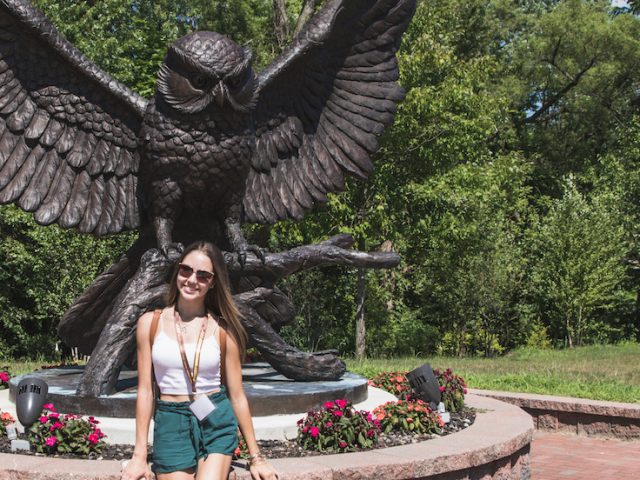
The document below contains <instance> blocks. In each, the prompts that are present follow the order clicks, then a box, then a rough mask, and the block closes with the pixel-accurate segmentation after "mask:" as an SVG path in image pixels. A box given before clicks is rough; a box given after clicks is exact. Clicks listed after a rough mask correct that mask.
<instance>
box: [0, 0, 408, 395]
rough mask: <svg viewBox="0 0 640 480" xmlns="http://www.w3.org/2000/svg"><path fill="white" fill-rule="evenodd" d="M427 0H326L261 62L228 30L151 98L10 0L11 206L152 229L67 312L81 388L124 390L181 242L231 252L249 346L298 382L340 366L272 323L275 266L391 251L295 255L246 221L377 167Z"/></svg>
mask: <svg viewBox="0 0 640 480" xmlns="http://www.w3.org/2000/svg"><path fill="white" fill-rule="evenodd" d="M415 3H416V2H415V0H328V1H327V2H326V4H325V5H324V7H323V8H322V9H321V11H319V12H318V13H317V14H316V15H315V16H313V17H312V18H311V19H310V20H309V22H308V23H307V24H306V25H305V27H304V28H303V29H302V31H301V32H300V33H299V34H298V35H297V36H296V38H295V39H294V40H293V42H292V43H291V45H290V46H289V47H288V48H287V49H285V51H284V52H283V53H282V54H281V55H280V56H279V57H278V58H277V59H276V60H274V61H273V62H272V63H271V64H270V65H269V66H268V67H267V68H266V69H265V70H263V71H262V72H260V73H259V74H256V73H254V71H253V70H252V67H251V52H250V51H249V50H248V49H247V48H243V47H241V46H239V45H238V44H236V43H235V42H233V41H232V40H230V39H229V38H228V37H226V36H224V35H221V34H218V33H213V32H195V33H191V34H189V35H186V36H185V37H183V38H181V39H179V40H178V41H176V42H175V43H174V44H173V45H171V46H170V47H169V49H168V52H167V55H166V58H165V61H164V63H163V64H162V65H161V67H160V70H159V72H158V82H157V91H156V95H155V97H154V98H153V99H151V100H147V99H144V98H142V97H140V96H139V95H137V94H136V93H135V92H133V91H131V90H130V89H128V88H127V87H126V86H124V85H122V84H121V83H119V82H117V81H116V80H114V79H113V78H111V77H110V76H109V75H108V74H106V73H105V72H103V71H102V70H100V69H99V68H98V67H97V66H96V65H94V64H93V63H92V62H91V61H89V60H88V59H87V58H86V57H84V56H83V55H82V54H81V53H80V52H79V51H78V50H77V49H76V48H74V47H73V45H71V44H70V43H68V42H67V41H66V40H65V39H64V38H62V37H61V36H60V34H59V33H58V32H57V31H56V30H55V28H54V27H53V26H52V25H51V24H50V22H49V21H48V20H47V19H46V18H45V16H44V15H43V14H42V13H41V12H40V11H39V10H37V9H35V8H34V7H33V6H31V5H30V4H29V3H28V2H27V1H26V0H0V203H10V202H13V203H16V204H17V205H18V206H20V207H21V208H22V209H24V210H26V211H29V212H33V214H34V217H35V219H36V221H37V222H38V223H40V224H42V225H50V224H52V223H57V224H58V225H60V226H61V227H64V228H76V229H78V230H80V231H81V232H86V233H90V234H94V235H107V234H116V233H119V232H122V231H125V230H132V229H137V230H139V232H140V236H139V238H138V240H137V241H136V242H135V244H134V245H133V246H132V247H131V249H130V250H129V251H128V252H127V253H126V254H125V255H123V257H122V258H121V259H120V260H119V261H118V262H117V263H116V264H114V265H113V266H112V267H111V268H110V269H109V270H108V271H106V272H105V273H103V274H101V275H100V276H99V277H97V278H96V280H95V281H94V282H93V283H92V285H90V286H89V287H88V288H87V290H86V291H85V292H84V293H83V294H82V295H81V296H80V297H79V298H78V299H77V301H76V302H75V303H74V304H73V305H72V306H71V307H70V308H69V310H68V311H67V313H66V314H65V315H64V317H63V318H62V320H61V321H60V325H59V334H60V336H61V338H62V339H63V340H64V341H65V342H66V343H67V344H69V345H72V346H77V347H79V349H80V351H81V352H83V353H86V354H91V360H90V361H89V364H88V365H87V368H86V372H85V376H84V379H83V381H82V382H81V385H80V386H79V388H78V391H79V393H82V394H86V395H100V394H108V393H111V392H112V391H113V387H114V385H115V380H116V379H117V374H118V372H119V370H120V368H121V366H122V365H123V364H124V362H125V361H126V360H127V359H130V358H131V356H132V353H133V351H134V347H135V335H134V332H135V324H136V320H137V318H138V317H139V315H140V314H141V313H143V312H144V311H145V310H148V309H150V308H154V307H155V306H158V305H161V304H162V294H163V292H164V289H165V288H166V285H165V281H166V274H167V270H168V269H169V268H170V266H171V264H172V259H173V258H175V254H176V250H177V249H179V246H178V244H186V243H189V242H191V241H193V240H195V239H208V240H210V241H213V242H214V243H216V244H217V245H218V246H220V247H221V248H222V249H224V250H226V251H227V252H229V254H228V255H227V263H228V265H229V268H230V270H231V275H232V279H233V283H234V288H235V292H236V299H237V301H238V303H239V305H240V307H241V309H242V311H243V313H244V316H245V326H246V328H247V331H248V333H249V334H250V342H251V344H253V345H255V346H256V347H257V348H258V349H259V350H260V351H261V352H262V353H263V355H264V356H265V357H266V358H267V359H268V360H269V361H270V362H271V363H272V365H273V366H274V368H276V369H277V370H279V371H280V372H282V373H283V374H285V375H287V376H288V377H290V378H294V379H299V380H313V379H335V378H339V377H340V376H341V375H342V373H344V368H345V367H344V363H343V362H342V361H341V360H340V359H339V358H338V357H337V356H336V355H335V353H334V352H317V353H304V352H300V351H298V350H296V349H294V348H293V347H291V346H289V345H287V344H286V343H285V342H284V341H283V340H282V339H281V338H280V337H279V336H278V335H277V333H276V332H275V330H274V328H273V325H281V324H283V323H286V322H287V321H290V320H291V319H292V318H293V312H294V307H293V305H291V303H290V302H289V301H288V299H287V298H286V296H284V295H283V294H282V292H280V291H279V290H278V288H277V286H276V282H277V280H278V279H280V278H282V277H283V276H286V275H290V274H292V273H295V272H297V271H300V270H303V269H307V268H311V267H314V266H320V265H325V264H340V265H356V266H361V267H372V268H389V267H392V266H394V265H397V263H398V261H399V259H398V256H397V255H396V254H394V253H372V254H368V253H364V252H356V251H353V250H350V248H349V247H350V246H351V243H352V240H351V239H350V238H347V237H343V236H341V237H334V238H333V239H331V240H328V241H327V242H323V243H320V244H317V245H308V246H303V247H299V248H297V249H293V250H291V251H289V252H281V253H269V254H266V255H265V253H264V252H263V251H262V250H261V249H260V248H258V247H256V246H254V245H249V244H248V243H247V241H246V239H245V237H244V235H243V233H242V230H241V224H242V223H243V222H251V223H265V224H272V223H275V222H277V221H279V220H285V219H301V218H302V217H303V216H304V213H305V211H307V210H309V209H310V208H312V206H313V205H314V204H315V203H318V202H325V201H326V200H327V194H329V193H332V192H338V191H341V190H343V188H344V180H345V175H347V174H348V175H352V176H355V177H357V178H361V179H366V178H367V177H368V176H369V174H370V173H371V172H372V170H373V164H372V163H371V160H370V157H371V155H372V154H373V153H374V152H375V151H376V150H377V149H378V141H377V138H378V137H379V136H380V134H382V132H383V131H384V129H385V128H386V127H387V126H389V125H390V124H391V122H392V121H393V118H394V114H395V110H396V106H397V103H398V102H399V101H400V100H401V99H402V98H403V96H404V91H403V90H402V88H401V87H400V86H399V85H398V84H397V80H398V76H399V74H398V65H397V59H396V51H397V49H398V46H399V44H400V40H401V37H402V34H403V33H404V31H405V30H406V28H407V26H408V24H409V22H410V20H411V18H412V16H413V13H414V10H415V7H416V5H415Z"/></svg>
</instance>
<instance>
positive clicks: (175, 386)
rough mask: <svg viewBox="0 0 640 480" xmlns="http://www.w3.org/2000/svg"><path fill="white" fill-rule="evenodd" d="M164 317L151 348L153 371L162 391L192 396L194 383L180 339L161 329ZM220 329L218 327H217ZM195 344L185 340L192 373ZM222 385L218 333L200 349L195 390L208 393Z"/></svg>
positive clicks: (208, 339)
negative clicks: (192, 384)
mask: <svg viewBox="0 0 640 480" xmlns="http://www.w3.org/2000/svg"><path fill="white" fill-rule="evenodd" d="M162 323H163V319H162V317H160V321H159V322H158V333H157V334H156V338H155V340H154V342H153V347H152V349H151V361H152V362H153V372H154V374H155V377H156V383H157V384H158V388H159V389H160V393H166V394H169V395H190V394H191V393H192V392H191V382H190V381H189V377H188V376H187V373H186V372H185V371H184V366H183V364H182V357H181V356H180V346H179V345H178V342H177V340H175V339H173V338H171V337H169V336H168V335H167V334H166V333H165V332H164V330H163V329H162ZM216 329H217V328H216ZM196 346H197V344H196V343H185V344H184V351H185V353H186V355H187V362H188V363H189V368H190V369H191V371H192V372H193V357H194V355H195V353H196ZM218 388H220V346H219V345H218V342H217V341H216V336H215V332H214V334H213V335H210V336H208V337H206V338H205V339H204V341H203V342H202V350H201V352H200V368H199V370H198V378H197V380H196V393H207V392H210V391H212V390H217V389H218Z"/></svg>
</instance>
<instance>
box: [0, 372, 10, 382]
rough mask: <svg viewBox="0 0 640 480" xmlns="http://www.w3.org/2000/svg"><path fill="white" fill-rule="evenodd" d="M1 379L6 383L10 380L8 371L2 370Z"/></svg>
mask: <svg viewBox="0 0 640 480" xmlns="http://www.w3.org/2000/svg"><path fill="white" fill-rule="evenodd" d="M0 380H2V381H3V382H5V383H6V382H8V381H9V374H8V373H7V372H0Z"/></svg>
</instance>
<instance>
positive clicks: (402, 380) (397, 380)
mask: <svg viewBox="0 0 640 480" xmlns="http://www.w3.org/2000/svg"><path fill="white" fill-rule="evenodd" d="M395 380H396V382H404V377H401V376H400V375H398V376H397V377H396V378H395Z"/></svg>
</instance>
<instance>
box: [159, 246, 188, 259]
mask: <svg viewBox="0 0 640 480" xmlns="http://www.w3.org/2000/svg"><path fill="white" fill-rule="evenodd" d="M160 251H161V252H162V254H163V255H164V256H165V257H166V258H167V260H169V261H171V262H175V261H177V260H178V258H179V257H180V255H182V252H184V245H182V244H181V243H168V244H166V245H160Z"/></svg>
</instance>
